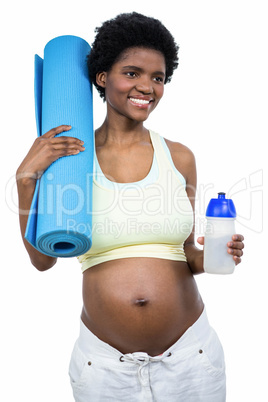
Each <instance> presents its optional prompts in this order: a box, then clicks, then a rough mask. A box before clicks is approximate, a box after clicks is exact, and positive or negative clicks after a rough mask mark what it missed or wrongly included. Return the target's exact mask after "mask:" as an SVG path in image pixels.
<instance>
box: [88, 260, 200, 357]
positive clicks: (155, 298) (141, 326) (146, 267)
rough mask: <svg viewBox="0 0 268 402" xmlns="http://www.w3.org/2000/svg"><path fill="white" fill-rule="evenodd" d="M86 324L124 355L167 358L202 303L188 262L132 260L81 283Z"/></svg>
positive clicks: (91, 273)
mask: <svg viewBox="0 0 268 402" xmlns="http://www.w3.org/2000/svg"><path fill="white" fill-rule="evenodd" d="M83 299H84V307H83V311H82V320H83V322H84V324H85V325H86V326H87V327H88V328H89V329H90V331H92V332H93V333H94V334H95V335H96V336H98V337H99V338H100V339H101V340H103V341H104V342H107V343H109V344H110V345H111V346H113V347H115V348H116V349H118V350H119V351H120V352H122V353H133V352H139V351H142V352H147V353H148V354H149V355H151V356H155V355H158V354H161V353H163V352H164V351H165V350H166V349H167V348H168V347H170V346H171V345H172V344H173V343H174V342H176V341H177V340H178V339H179V338H180V336H181V335H182V334H183V333H184V332H185V331H186V330H187V328H189V326H191V325H192V324H193V323H194V322H195V321H196V320H197V318H198V317H199V316H200V314H201V312H202V310H203V302H202V300H201V298H200V295H199V293H198V290H197V287H196V283H195V280H194V278H193V276H192V274H191V272H190V270H189V268H188V265H187V264H186V263H185V262H177V261H176V262H175V261H170V260H161V259H156V258H129V259H122V260H116V261H109V262H108V263H107V262H106V263H104V264H101V265H99V266H95V267H93V268H91V269H89V270H87V271H85V272H84V277H83Z"/></svg>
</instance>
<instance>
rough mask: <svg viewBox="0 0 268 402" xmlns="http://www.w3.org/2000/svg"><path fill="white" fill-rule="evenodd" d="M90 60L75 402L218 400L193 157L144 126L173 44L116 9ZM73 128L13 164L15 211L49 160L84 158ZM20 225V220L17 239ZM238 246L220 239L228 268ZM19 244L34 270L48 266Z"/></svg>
mask: <svg viewBox="0 0 268 402" xmlns="http://www.w3.org/2000/svg"><path fill="white" fill-rule="evenodd" d="M87 63H88V68H89V74H90V78H91V80H92V83H93V84H94V85H95V86H96V88H97V90H98V92H99V94H100V96H101V97H102V98H103V100H104V101H105V102H106V106H107V114H106V117H105V119H104V122H103V124H102V125H101V126H100V127H99V128H98V129H96V130H95V156H94V180H93V228H94V229H93V235H92V248H91V249H90V250H89V251H88V252H87V253H86V254H85V255H82V256H79V258H78V259H79V261H80V263H81V267H82V272H83V302H84V305H83V309H82V314H81V329H80V335H79V338H78V340H77V342H76V344H75V347H74V350H73V353H72V358H71V362H70V379H71V384H72V388H73V394H74V398H75V400H76V401H77V402H86V401H87V402H88V401H93V402H96V401H116V402H118V401H126V400H127V401H129V402H130V401H133V402H139V401H168V402H177V401H185V402H190V401H193V402H195V401H203V402H224V401H225V364H224V355H223V350H222V347H221V344H220V341H219V339H218V337H217V335H216V333H215V332H214V330H213V329H212V328H211V326H210V325H209V322H208V318H207V315H206V310H205V307H204V304H203V301H202V298H201V296H200V294H199V292H198V289H197V286H196V282H195V279H194V275H195V274H200V273H202V272H203V250H201V249H200V248H197V247H196V246H195V244H194V202H195V188H196V167H195V159H194V156H193V153H192V152H191V151H190V150H189V149H188V148H187V147H186V146H184V145H182V144H181V143H179V142H172V141H169V140H167V139H164V137H162V136H161V135H159V134H158V133H156V132H154V131H152V130H149V129H148V128H146V127H145V126H144V122H145V121H146V120H147V118H148V117H149V115H150V113H151V112H152V111H153V110H154V109H155V108H156V107H157V105H158V103H159V101H160V100H161V98H162V96H163V93H164V86H165V84H166V83H168V82H169V81H170V80H171V77H172V75H173V72H174V70H175V69H176V67H177V65H178V46H177V45H176V43H175V41H174V39H173V37H172V35H171V34H170V32H169V31H168V30H167V29H166V28H165V27H164V26H163V25H162V23H161V22H160V21H158V20H156V19H154V18H151V17H145V16H143V15H141V14H137V13H130V14H120V15H119V16H117V17H116V18H114V19H112V20H109V21H106V22H105V23H103V24H102V26H101V27H100V28H97V29H96V37H95V41H94V43H93V45H92V50H91V53H90V55H89V56H88V59H87ZM163 117H166V116H163ZM163 117H162V118H163ZM173 120H174V122H175V121H176V119H173ZM63 123H68V122H63ZM167 123H168V120H167ZM171 129H172V131H173V136H174V131H175V132H176V130H177V128H176V126H173V127H171V125H170V124H167V136H168V134H169V130H171ZM69 130H71V127H70V126H67V125H62V126H60V127H56V128H51V130H50V131H49V132H47V133H46V134H44V135H43V136H42V137H40V138H37V139H36V140H35V142H34V144H33V146H32V148H31V149H30V151H29V153H28V154H27V156H26V157H25V159H24V160H23V162H22V163H21V165H20V167H19V168H18V170H17V183H18V193H19V206H20V210H21V211H22V210H24V211H25V210H29V209H30V204H31V200H32V197H33V192H34V188H35V183H36V180H37V178H38V177H40V176H41V175H42V173H43V172H44V170H45V169H46V168H47V167H48V166H49V165H50V164H51V163H52V162H54V161H55V160H56V159H58V158H60V157H62V156H69V157H72V158H75V155H76V154H78V153H79V152H83V150H84V146H83V143H82V142H81V141H80V140H79V139H77V138H73V137H70V136H61V137H57V134H59V133H62V132H64V131H69ZM68 134H71V131H70V132H69V133H68ZM178 136H179V133H178ZM26 222H27V214H24V215H23V214H21V216H20V225H21V231H22V234H24V232H25V228H26ZM243 240H244V239H243V236H242V235H237V234H234V235H233V237H232V238H230V241H229V242H228V243H227V244H226V253H227V252H228V253H230V254H232V256H233V258H234V260H235V262H236V264H238V263H240V262H241V256H242V254H243V251H242V249H243V247H244V245H243ZM198 242H199V243H200V244H201V245H203V242H204V240H203V238H199V239H198ZM24 244H25V247H26V249H27V251H28V253H29V256H30V259H31V261H32V264H33V265H34V266H35V267H36V268H37V269H38V270H40V271H45V270H47V269H49V268H51V267H53V265H54V264H55V263H56V259H55V258H53V257H49V256H46V255H43V254H41V253H40V252H38V251H37V250H35V249H34V248H33V247H32V246H30V244H28V243H27V241H26V240H24Z"/></svg>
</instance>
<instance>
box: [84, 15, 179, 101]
mask: <svg viewBox="0 0 268 402" xmlns="http://www.w3.org/2000/svg"><path fill="white" fill-rule="evenodd" d="M95 32H96V37H95V40H94V42H93V44H92V47H91V51H90V53H89V55H88V57H87V66H88V71H89V77H90V80H91V82H92V83H93V84H94V85H95V87H96V88H97V90H98V92H99V94H100V96H101V97H102V98H103V99H104V100H105V89H104V88H102V87H100V86H99V85H98V84H97V83H96V74H97V73H99V72H102V71H106V72H107V71H109V70H110V69H111V67H112V65H113V64H114V63H115V62H116V61H117V60H118V59H119V58H120V55H121V54H122V52H124V51H125V50H126V49H128V48H133V47H143V48H148V49H154V50H158V51H160V52H161V53H162V54H163V55H164V58H165V62H166V77H165V84H166V83H167V82H170V80H171V78H172V75H173V72H174V70H175V69H176V68H177V67H178V50H179V47H178V45H177V44H176V42H175V40H174V38H173V36H172V35H171V33H170V32H169V31H168V29H167V28H166V27H165V26H164V25H163V24H162V23H161V22H160V21H159V20H157V19H155V18H152V17H146V16H144V15H142V14H139V13H136V12H133V13H124V14H119V15H118V16H117V17H115V18H113V19H111V20H108V21H106V22H104V23H103V24H102V26H101V27H97V28H96V29H95Z"/></svg>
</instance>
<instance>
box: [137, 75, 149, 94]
mask: <svg viewBox="0 0 268 402" xmlns="http://www.w3.org/2000/svg"><path fill="white" fill-rule="evenodd" d="M136 89H137V91H139V92H142V93H143V94H151V93H152V92H153V86H152V82H151V79H149V78H147V77H143V78H140V79H139V82H137V83H136Z"/></svg>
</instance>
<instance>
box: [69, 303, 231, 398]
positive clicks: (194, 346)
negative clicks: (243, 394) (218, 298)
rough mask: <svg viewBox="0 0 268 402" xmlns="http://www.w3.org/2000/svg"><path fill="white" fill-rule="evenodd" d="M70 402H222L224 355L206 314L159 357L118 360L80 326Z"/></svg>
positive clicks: (120, 357) (132, 356)
mask: <svg viewBox="0 0 268 402" xmlns="http://www.w3.org/2000/svg"><path fill="white" fill-rule="evenodd" d="M69 374H70V379H71V384H72V388H73V394H74V398H75V401H76V402H91V401H92V402H98V401H107V402H108V401H109V402H111V401H116V402H120V401H124V402H145V401H146V402H162V401H163V402H199V401H202V402H225V400H226V385H225V383H226V381H225V363H224V354H223V350H222V346H221V343H220V341H219V338H218V336H217V334H216V333H215V331H214V330H213V328H211V327H210V325H209V322H208V319H207V315H206V311H205V310H204V311H203V313H202V314H201V316H200V317H199V319H198V320H197V321H196V322H195V323H194V324H193V326H191V327H190V328H188V330H187V331H186V332H185V333H184V335H183V336H182V337H181V338H180V339H179V340H178V341H177V342H176V343H175V344H174V345H173V346H171V347H170V348H169V349H168V350H166V351H165V352H164V353H163V355H161V356H155V357H151V356H149V355H148V354H147V353H143V352H137V353H129V354H125V355H123V354H122V353H120V352H119V351H118V350H116V349H114V348H113V347H111V346H110V345H108V344H107V343H105V342H102V341H101V340H100V339H99V338H97V337H96V336H95V335H94V334H92V333H91V332H90V331H89V330H88V329H87V328H86V327H85V325H84V324H83V323H82V322H81V330H80V336H79V338H78V340H77V342H76V344H75V346H74V350H73V353H72V358H71V362H70V369H69Z"/></svg>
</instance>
